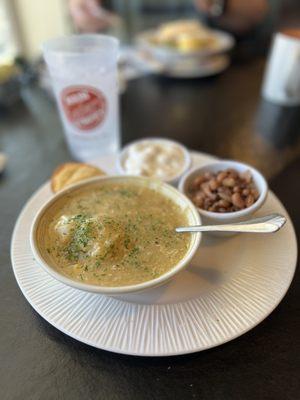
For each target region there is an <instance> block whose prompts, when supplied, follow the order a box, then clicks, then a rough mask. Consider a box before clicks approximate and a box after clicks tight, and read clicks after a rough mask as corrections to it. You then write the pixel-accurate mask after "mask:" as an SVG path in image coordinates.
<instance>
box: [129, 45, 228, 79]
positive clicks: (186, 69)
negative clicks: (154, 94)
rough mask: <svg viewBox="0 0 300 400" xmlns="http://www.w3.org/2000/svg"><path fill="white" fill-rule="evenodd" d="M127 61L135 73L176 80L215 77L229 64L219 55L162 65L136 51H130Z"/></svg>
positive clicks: (223, 56) (225, 58) (226, 59)
mask: <svg viewBox="0 0 300 400" xmlns="http://www.w3.org/2000/svg"><path fill="white" fill-rule="evenodd" d="M128 60H129V63H132V65H134V67H135V68H136V71H138V70H139V71H140V72H141V73H144V74H147V73H152V74H156V75H162V76H166V77H170V78H178V79H192V78H204V77H207V76H211V75H216V74H219V73H221V72H223V71H224V70H225V69H226V68H228V66H229V64H230V58H229V57H228V56H226V55H219V56H214V57H210V58H206V59H202V60H182V61H178V62H173V63H169V64H166V65H164V64H163V63H162V62H160V61H158V60H156V59H155V58H154V57H153V56H151V54H149V53H145V52H142V51H138V50H132V51H131V53H130V57H129V56H128Z"/></svg>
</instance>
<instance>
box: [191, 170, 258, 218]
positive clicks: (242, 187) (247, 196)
mask: <svg viewBox="0 0 300 400" xmlns="http://www.w3.org/2000/svg"><path fill="white" fill-rule="evenodd" d="M188 195H189V197H190V198H191V200H192V201H193V203H194V204H195V205H196V206H197V207H199V208H201V209H203V210H206V211H212V212H217V213H228V212H235V211H240V210H243V209H245V208H248V207H250V206H252V204H254V203H255V202H256V200H257V199H258V197H259V192H258V190H257V188H256V186H255V184H254V182H253V178H252V174H251V172H250V171H249V170H246V171H245V172H242V173H239V172H238V171H236V170H235V169H226V170H223V171H218V172H217V173H214V172H205V173H203V174H200V175H198V176H197V177H195V178H194V179H193V181H192V182H191V184H190V186H189V187H188Z"/></svg>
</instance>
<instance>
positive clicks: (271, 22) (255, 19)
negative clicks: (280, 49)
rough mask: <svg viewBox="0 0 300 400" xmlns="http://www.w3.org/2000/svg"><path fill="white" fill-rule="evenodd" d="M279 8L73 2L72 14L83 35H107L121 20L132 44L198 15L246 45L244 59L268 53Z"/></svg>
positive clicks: (178, 1) (192, 1)
mask: <svg viewBox="0 0 300 400" xmlns="http://www.w3.org/2000/svg"><path fill="white" fill-rule="evenodd" d="M279 5H280V0H251V1H250V0H172V1H166V0H165V1H158V0H140V1H139V2H136V1H126V2H125V1H122V0H110V1H108V0H106V1H105V0H69V9H70V14H71V17H72V19H73V22H74V25H75V27H76V29H77V30H78V31H79V32H85V33H86V32H101V31H106V30H108V29H110V28H112V27H114V26H116V25H118V23H117V21H118V20H119V23H120V21H121V19H120V18H119V17H118V16H120V17H122V21H123V26H125V29H123V31H125V32H126V33H125V35H123V37H126V39H127V40H128V41H130V40H131V39H132V38H133V37H134V35H135V34H136V33H137V32H138V31H141V30H143V29H147V28H149V27H153V26H155V25H159V24H160V23H161V22H165V21H167V20H170V19H173V20H174V19H186V18H193V17H195V15H196V16H197V14H198V16H199V18H200V19H201V20H202V21H204V22H205V23H206V24H207V25H209V26H211V27H213V28H220V29H223V30H227V31H229V32H231V33H232V34H234V35H235V37H236V39H237V41H238V43H242V44H243V46H240V50H238V51H237V52H236V56H237V57H236V58H240V59H243V58H246V59H247V58H248V57H249V56H250V57H251V56H252V55H256V54H261V53H264V52H265V51H266V49H267V48H268V45H269V41H270V37H271V34H272V32H273V30H274V26H275V22H276V20H277V15H278V9H279ZM155 13H156V14H155ZM242 47H243V48H242Z"/></svg>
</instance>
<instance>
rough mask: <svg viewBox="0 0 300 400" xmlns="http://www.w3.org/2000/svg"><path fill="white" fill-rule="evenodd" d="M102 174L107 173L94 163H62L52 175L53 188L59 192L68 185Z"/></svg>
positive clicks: (55, 191)
mask: <svg viewBox="0 0 300 400" xmlns="http://www.w3.org/2000/svg"><path fill="white" fill-rule="evenodd" d="M101 175H106V174H105V172H104V171H102V170H101V169H100V168H97V167H94V166H93V165H89V164H84V163H75V162H70V163H65V164H61V165H59V166H58V167H57V168H56V169H55V171H54V172H53V174H52V176H51V189H52V191H53V192H54V193H57V192H59V191H60V190H62V189H64V188H65V187H67V186H70V185H73V184H75V183H77V182H81V181H83V180H85V179H89V178H92V177H94V176H101Z"/></svg>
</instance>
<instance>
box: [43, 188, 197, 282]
mask: <svg viewBox="0 0 300 400" xmlns="http://www.w3.org/2000/svg"><path fill="white" fill-rule="evenodd" d="M187 223H188V221H187V218H186V216H185V215H184V212H183V211H182V210H181V208H180V207H179V206H178V205H177V204H176V203H175V202H174V201H172V200H171V199H168V198H167V197H166V196H164V195H162V194H160V193H158V192H156V191H155V190H154V189H150V188H147V187H143V186H141V185H137V184H133V183H112V182H103V183H102V184H101V185H99V186H97V187H92V188H86V189H83V190H80V191H75V193H73V194H72V193H70V194H69V195H67V196H65V197H64V198H62V199H61V200H60V203H59V204H58V207H56V211H54V212H53V213H52V215H51V217H50V221H49V220H48V221H47V229H46V232H45V235H44V237H43V241H44V245H45V248H46V251H47V253H48V254H47V258H49V259H50V260H51V262H50V263H51V265H55V268H56V269H58V270H59V272H60V273H62V274H64V275H66V276H67V277H69V278H72V279H74V280H77V281H80V282H84V283H89V284H95V285H100V286H126V285H132V284H137V283H141V282H145V281H148V280H151V279H154V278H157V277H159V276H160V275H162V274H164V273H165V272H167V271H168V270H170V269H171V268H172V267H174V265H176V264H177V263H178V262H179V261H180V260H181V259H182V258H183V257H184V256H185V254H186V253H187V250H188V248H189V246H190V234H188V233H187V234H182V233H176V232H175V228H176V227H177V226H182V225H187Z"/></svg>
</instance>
